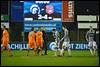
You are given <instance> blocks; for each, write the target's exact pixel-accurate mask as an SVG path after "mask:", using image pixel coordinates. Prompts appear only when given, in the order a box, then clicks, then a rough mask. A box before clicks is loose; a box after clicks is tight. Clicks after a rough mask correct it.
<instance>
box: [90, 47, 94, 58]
mask: <svg viewBox="0 0 100 67" xmlns="http://www.w3.org/2000/svg"><path fill="white" fill-rule="evenodd" d="M90 53H91V55H92V56H93V51H92V49H91V48H90Z"/></svg>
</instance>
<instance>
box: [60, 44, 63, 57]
mask: <svg viewBox="0 0 100 67" xmlns="http://www.w3.org/2000/svg"><path fill="white" fill-rule="evenodd" d="M60 56H64V46H63V47H62V49H61V51H60Z"/></svg>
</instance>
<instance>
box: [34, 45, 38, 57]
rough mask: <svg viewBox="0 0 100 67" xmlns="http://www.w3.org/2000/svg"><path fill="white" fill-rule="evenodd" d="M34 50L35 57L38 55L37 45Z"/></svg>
mask: <svg viewBox="0 0 100 67" xmlns="http://www.w3.org/2000/svg"><path fill="white" fill-rule="evenodd" d="M33 48H34V55H37V47H36V45H34V46H33Z"/></svg>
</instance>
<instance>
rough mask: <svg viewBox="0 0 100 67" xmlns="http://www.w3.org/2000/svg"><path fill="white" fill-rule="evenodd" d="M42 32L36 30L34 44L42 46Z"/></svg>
mask: <svg viewBox="0 0 100 67" xmlns="http://www.w3.org/2000/svg"><path fill="white" fill-rule="evenodd" d="M42 35H43V33H42V32H41V31H38V32H37V33H36V44H37V46H43V42H44V41H43V37H42Z"/></svg>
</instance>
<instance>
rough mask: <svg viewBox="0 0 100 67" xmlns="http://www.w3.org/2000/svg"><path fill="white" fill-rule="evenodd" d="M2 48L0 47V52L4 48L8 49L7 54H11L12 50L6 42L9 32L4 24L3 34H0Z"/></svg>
mask: <svg viewBox="0 0 100 67" xmlns="http://www.w3.org/2000/svg"><path fill="white" fill-rule="evenodd" d="M1 41H2V48H1V53H3V51H4V49H8V55H9V56H13V55H12V51H11V49H10V48H8V42H9V33H8V31H7V30H6V26H3V34H2V39H1Z"/></svg>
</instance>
